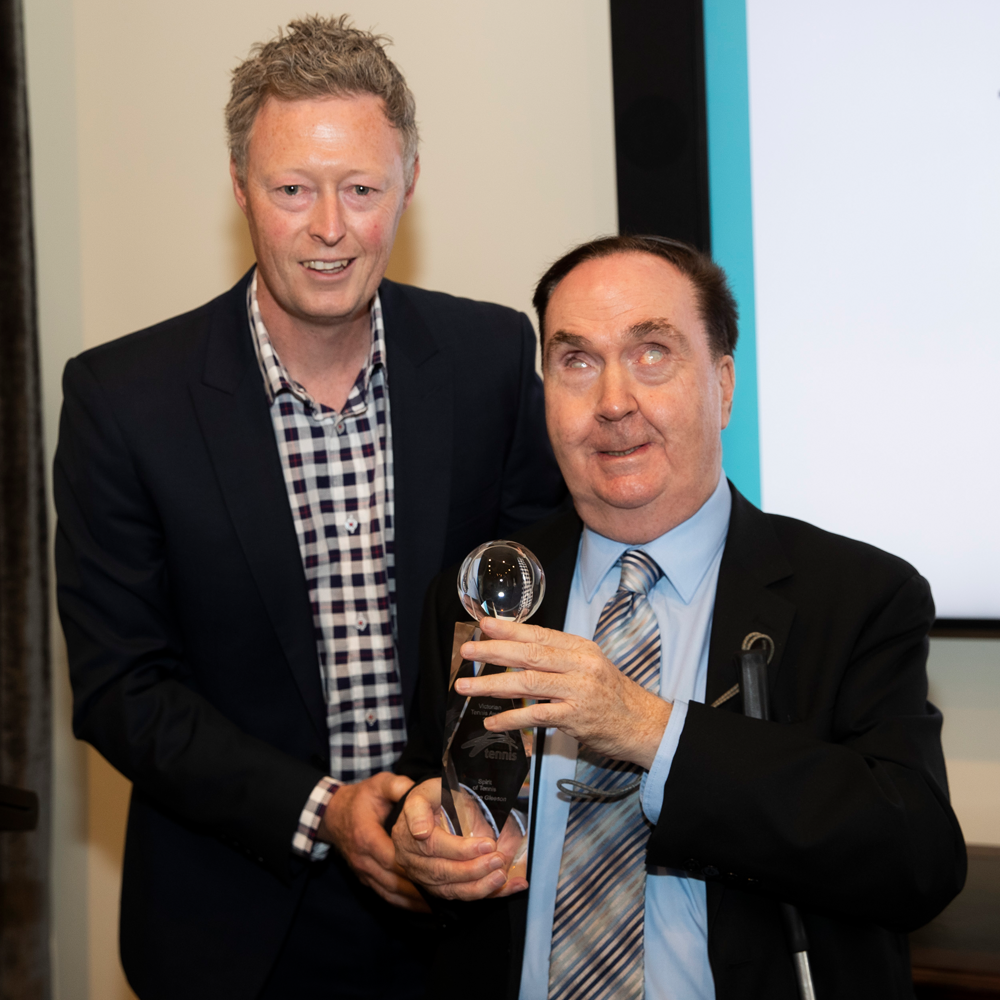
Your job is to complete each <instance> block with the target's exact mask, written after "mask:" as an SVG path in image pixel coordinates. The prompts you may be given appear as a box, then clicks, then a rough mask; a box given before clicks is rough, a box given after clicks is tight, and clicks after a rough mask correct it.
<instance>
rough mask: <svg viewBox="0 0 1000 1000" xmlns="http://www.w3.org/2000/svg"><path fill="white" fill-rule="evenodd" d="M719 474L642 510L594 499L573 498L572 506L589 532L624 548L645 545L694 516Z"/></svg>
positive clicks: (717, 480)
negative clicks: (689, 489)
mask: <svg viewBox="0 0 1000 1000" xmlns="http://www.w3.org/2000/svg"><path fill="white" fill-rule="evenodd" d="M721 472H722V470H721V468H719V469H717V470H716V473H715V477H714V478H713V479H712V480H711V484H710V485H709V483H708V482H704V483H702V484H700V488H698V489H692V490H691V491H689V492H687V493H686V494H683V495H680V496H670V497H659V498H657V500H656V502H655V503H653V504H644V505H643V506H641V507H634V508H623V507H614V506H611V505H610V504H608V503H606V502H604V501H602V500H600V499H599V498H597V497H593V496H587V497H574V498H573V504H574V506H575V507H576V512H577V514H579V516H580V520H581V521H583V523H584V524H585V525H586V526H587V527H588V528H590V530H591V531H596V532H597V533H598V534H599V535H603V536H604V537H605V538H610V539H612V541H615V542H624V543H625V544H626V545H645V544H646V543H647V542H651V541H653V540H654V539H656V538H659V537H660V536H661V535H665V534H666V533H667V532H668V531H672V530H673V529H674V528H676V527H677V526H678V525H679V524H683V523H684V522H685V521H687V520H688V519H689V518H692V517H694V515H695V514H697V513H698V511H699V510H701V508H702V507H704V505H705V503H706V502H707V500H708V498H709V497H710V496H711V495H712V494H713V493H714V492H715V488H716V486H718V485H719V475H720V474H721Z"/></svg>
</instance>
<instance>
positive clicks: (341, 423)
mask: <svg viewBox="0 0 1000 1000" xmlns="http://www.w3.org/2000/svg"><path fill="white" fill-rule="evenodd" d="M333 429H334V430H335V431H336V432H337V433H338V434H343V433H344V421H343V420H338V421H337V422H336V423H335V424H334V425H333Z"/></svg>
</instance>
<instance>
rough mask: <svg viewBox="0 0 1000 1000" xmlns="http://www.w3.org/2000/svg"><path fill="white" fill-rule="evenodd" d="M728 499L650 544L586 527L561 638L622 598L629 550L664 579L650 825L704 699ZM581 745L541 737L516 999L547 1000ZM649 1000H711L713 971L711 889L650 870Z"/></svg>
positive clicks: (646, 791)
mask: <svg viewBox="0 0 1000 1000" xmlns="http://www.w3.org/2000/svg"><path fill="white" fill-rule="evenodd" d="M731 506H732V498H731V496H730V493H729V486H728V484H727V482H726V477H725V475H724V474H723V475H722V476H721V478H720V479H719V484H718V486H717V487H716V489H715V492H714V493H713V494H712V495H711V496H710V497H709V498H708V500H707V501H706V502H705V503H704V505H703V506H702V507H701V509H700V510H699V511H698V512H697V513H696V514H695V515H694V516H693V517H691V518H689V519H688V520H687V521H685V522H684V523H683V524H679V525H678V526H677V527H676V528H674V529H672V530H671V531H668V532H667V533H666V534H665V535H661V536H660V537H659V538H657V539H655V540H654V541H652V542H648V543H646V544H645V545H626V544H624V543H622V542H613V541H611V539H609V538H605V537H603V536H602V535H598V534H596V533H595V532H593V531H591V530H590V529H589V528H584V531H583V537H582V538H581V539H580V551H579V554H578V556H577V560H576V571H575V572H574V574H573V583H572V586H571V588H570V594H569V603H568V605H567V607H566V620H565V623H564V626H563V627H564V631H566V632H569V633H571V634H573V635H579V636H583V637H584V638H587V639H591V638H593V635H594V630H595V628H596V627H597V620H598V618H600V615H601V611H603V610H604V605H605V604H607V602H608V601H609V600H610V599H611V597H612V596H613V595H614V593H615V592H616V591H617V589H618V582H619V579H620V578H621V568H620V567H619V566H617V565H616V563H617V562H618V560H619V559H620V558H621V555H622V553H624V552H625V551H626V550H627V549H630V548H638V549H642V550H643V551H644V552H646V553H647V554H648V555H650V556H651V557H652V558H653V559H655V560H656V562H657V564H658V565H659V567H660V569H662V570H663V573H664V575H663V577H662V578H661V579H660V580H659V582H658V583H657V584H656V586H655V587H653V589H652V590H651V591H650V592H649V601H650V604H651V606H652V608H653V611H654V613H655V614H656V620H657V622H658V623H659V626H660V696H661V697H662V698H665V699H666V700H667V701H669V702H672V703H673V710H672V711H671V713H670V721H669V722H668V723H667V728H666V731H665V732H664V734H663V739H662V741H661V742H660V746H659V749H658V751H657V754H656V758H655V760H654V761H653V766H652V767H651V768H650V770H649V773H648V774H646V775H643V785H642V787H641V789H640V793H639V794H640V797H641V803H642V809H643V812H644V813H645V814H646V817H647V819H649V821H650V822H651V823H655V822H656V821H657V820H658V819H659V816H660V806H661V805H662V800H663V785H664V782H665V781H666V780H667V775H668V774H669V773H670V765H671V763H672V762H673V758H674V753H675V751H676V750H677V744H678V741H679V740H680V736H681V731H682V730H683V728H684V720H685V719H686V718H687V707H688V702H690V701H704V700H705V683H706V681H707V679H708V646H709V639H710V636H711V632H712V609H713V607H714V605H715V588H716V584H717V583H718V580H719V565H720V564H721V562H722V550H723V548H724V547H725V542H726V532H727V531H728V529H729V512H730V508H731ZM577 746H578V744H577V741H576V740H574V739H573V738H572V737H570V736H567V735H566V734H565V733H561V732H559V730H558V729H549V730H547V731H546V735H545V749H544V754H543V757H542V765H541V778H540V782H539V789H538V815H537V816H533V817H532V819H531V822H532V823H533V824H536V832H535V843H534V853H533V855H532V862H531V890H530V896H529V899H528V927H527V936H526V938H525V943H524V964H523V965H522V968H521V994H520V1000H546V998H547V997H548V987H549V952H550V949H551V943H552V915H553V912H554V910H555V902H556V887H557V883H558V881H559V862H560V859H561V857H562V847H563V838H564V837H565V834H566V821H567V818H568V817H569V806H570V800H569V799H568V798H567V797H566V796H565V795H563V794H562V793H561V792H560V791H559V790H558V788H557V787H556V782H557V781H559V779H561V778H572V777H573V775H574V773H575V771H576V753H577ZM644 954H645V981H646V1000H714V998H715V984H714V982H713V980H712V970H711V968H710V967H709V964H708V916H707V911H706V904H705V883H704V882H700V881H698V880H696V879H693V878H689V877H688V876H687V874H686V873H685V872H681V871H675V870H673V869H667V868H661V869H655V870H654V869H649V871H648V874H647V876H646V914H645V925H644Z"/></svg>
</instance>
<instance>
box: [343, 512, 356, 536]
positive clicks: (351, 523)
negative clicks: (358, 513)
mask: <svg viewBox="0 0 1000 1000" xmlns="http://www.w3.org/2000/svg"><path fill="white" fill-rule="evenodd" d="M358 523H359V522H358V519H357V518H356V517H355V516H354V515H353V514H352V515H351V516H350V517H349V518H348V519H347V520H346V521H345V522H344V527H345V528H347V530H348V531H349V532H351V534H354V531H355V530H356V529H357V527H358Z"/></svg>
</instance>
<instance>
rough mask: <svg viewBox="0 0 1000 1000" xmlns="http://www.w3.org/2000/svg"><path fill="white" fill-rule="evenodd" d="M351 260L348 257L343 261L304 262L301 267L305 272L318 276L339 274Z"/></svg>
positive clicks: (351, 258)
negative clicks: (315, 273)
mask: <svg viewBox="0 0 1000 1000" xmlns="http://www.w3.org/2000/svg"><path fill="white" fill-rule="evenodd" d="M353 260H354V258H353V257H348V258H347V259H345V260H304V261H302V266H303V267H304V268H306V270H309V271H316V272H317V273H318V274H339V273H340V272H341V271H343V270H344V269H345V268H347V267H348V266H349V265H350V264H351V262H352V261H353Z"/></svg>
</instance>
